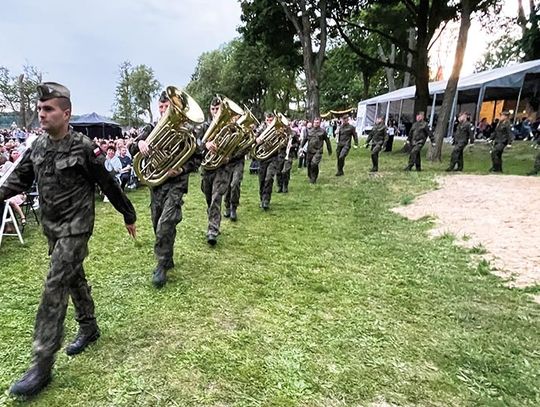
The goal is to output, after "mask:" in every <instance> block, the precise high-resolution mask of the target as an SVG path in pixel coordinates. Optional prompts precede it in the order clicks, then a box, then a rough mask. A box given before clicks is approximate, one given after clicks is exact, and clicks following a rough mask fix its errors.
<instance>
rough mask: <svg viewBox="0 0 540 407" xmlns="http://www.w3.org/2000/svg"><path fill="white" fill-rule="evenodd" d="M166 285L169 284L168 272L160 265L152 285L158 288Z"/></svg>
mask: <svg viewBox="0 0 540 407" xmlns="http://www.w3.org/2000/svg"><path fill="white" fill-rule="evenodd" d="M165 283H167V270H165V267H164V266H161V265H158V266H157V267H156V269H155V270H154V274H153V275H152V284H154V287H156V288H161V287H163V286H164V285H165Z"/></svg>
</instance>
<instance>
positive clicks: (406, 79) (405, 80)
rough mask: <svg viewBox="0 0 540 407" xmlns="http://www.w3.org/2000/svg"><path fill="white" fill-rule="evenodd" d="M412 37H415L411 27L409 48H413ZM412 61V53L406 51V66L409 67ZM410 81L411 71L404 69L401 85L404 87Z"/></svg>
mask: <svg viewBox="0 0 540 407" xmlns="http://www.w3.org/2000/svg"><path fill="white" fill-rule="evenodd" d="M414 39H415V32H414V30H413V29H412V28H411V29H409V49H415V43H414ZM412 62H413V54H412V53H411V52H408V53H407V66H408V67H409V68H410V67H412ZM410 83H411V73H410V72H409V71H405V74H404V75H403V86H402V87H403V88H406V87H408V86H409V85H410Z"/></svg>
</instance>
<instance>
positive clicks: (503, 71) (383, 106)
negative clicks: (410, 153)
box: [356, 60, 540, 133]
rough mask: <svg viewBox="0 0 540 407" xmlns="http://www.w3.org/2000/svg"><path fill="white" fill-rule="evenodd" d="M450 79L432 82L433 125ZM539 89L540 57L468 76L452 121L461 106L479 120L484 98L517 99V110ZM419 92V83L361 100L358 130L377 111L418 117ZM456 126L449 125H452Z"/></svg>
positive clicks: (460, 88) (391, 115)
mask: <svg viewBox="0 0 540 407" xmlns="http://www.w3.org/2000/svg"><path fill="white" fill-rule="evenodd" d="M447 82H448V81H446V80H444V81H437V82H431V83H429V95H430V104H429V106H428V111H427V112H426V113H427V114H428V117H429V123H430V125H434V123H435V121H436V117H437V115H436V111H437V110H438V108H439V107H440V106H441V105H442V101H443V95H444V92H445V90H446V85H447ZM539 92H540V60H535V61H528V62H523V63H520V64H514V65H511V66H507V67H503V68H497V69H492V70H489V71H484V72H480V73H476V74H472V75H468V76H464V77H461V78H460V79H459V82H458V86H457V94H456V98H455V100H454V105H453V108H452V114H451V115H450V116H451V117H450V121H453V120H454V114H455V113H456V111H457V109H458V108H465V109H467V111H469V112H475V114H474V118H475V120H476V121H477V120H478V115H479V113H480V110H481V108H482V104H483V102H484V101H501V100H503V101H504V100H510V101H516V100H517V102H516V103H515V108H516V111H517V109H518V107H519V103H520V101H523V100H524V98H527V97H528V98H530V97H534V98H536V97H537V94H538V93H539ZM415 94H416V86H409V87H407V88H402V89H398V90H395V91H393V92H388V93H385V94H383V95H379V96H376V97H373V98H370V99H367V100H363V101H361V102H359V103H358V110H357V112H358V114H357V121H356V123H357V124H356V125H357V130H358V132H360V133H362V132H363V131H364V129H368V128H369V126H370V125H371V124H372V123H373V122H374V121H375V116H377V115H383V116H386V120H387V121H388V120H389V118H393V119H395V118H398V119H402V117H403V116H402V114H404V115H406V116H409V117H414V112H413V111H412V110H413V105H414V99H415ZM458 105H459V106H458ZM495 106H496V105H495ZM515 118H517V115H516V116H515ZM407 120H410V119H407ZM452 127H453V126H449V128H450V129H451V128H452ZM450 131H451V130H450Z"/></svg>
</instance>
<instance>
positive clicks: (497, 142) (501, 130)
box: [489, 112, 513, 172]
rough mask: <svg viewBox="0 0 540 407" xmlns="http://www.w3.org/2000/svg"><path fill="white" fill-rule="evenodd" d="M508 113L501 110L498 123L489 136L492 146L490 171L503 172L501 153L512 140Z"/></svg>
mask: <svg viewBox="0 0 540 407" xmlns="http://www.w3.org/2000/svg"><path fill="white" fill-rule="evenodd" d="M509 116H510V114H509V113H508V112H502V113H501V117H500V120H499V124H497V127H496V128H495V131H494V132H493V134H492V136H491V137H490V140H491V142H492V143H493V147H492V148H491V168H490V169H489V171H490V172H503V169H502V154H503V151H504V148H505V147H506V146H507V145H508V144H510V143H511V142H512V139H513V136H512V125H511V124H510V120H509Z"/></svg>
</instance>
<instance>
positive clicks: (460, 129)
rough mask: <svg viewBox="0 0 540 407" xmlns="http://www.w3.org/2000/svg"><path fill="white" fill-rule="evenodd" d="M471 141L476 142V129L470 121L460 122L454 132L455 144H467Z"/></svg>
mask: <svg viewBox="0 0 540 407" xmlns="http://www.w3.org/2000/svg"><path fill="white" fill-rule="evenodd" d="M469 142H471V143H474V130H473V126H472V125H471V123H470V122H468V121H465V122H464V123H458V125H457V128H456V133H455V134H454V144H456V145H458V146H466V145H467V144H468V143H469Z"/></svg>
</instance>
